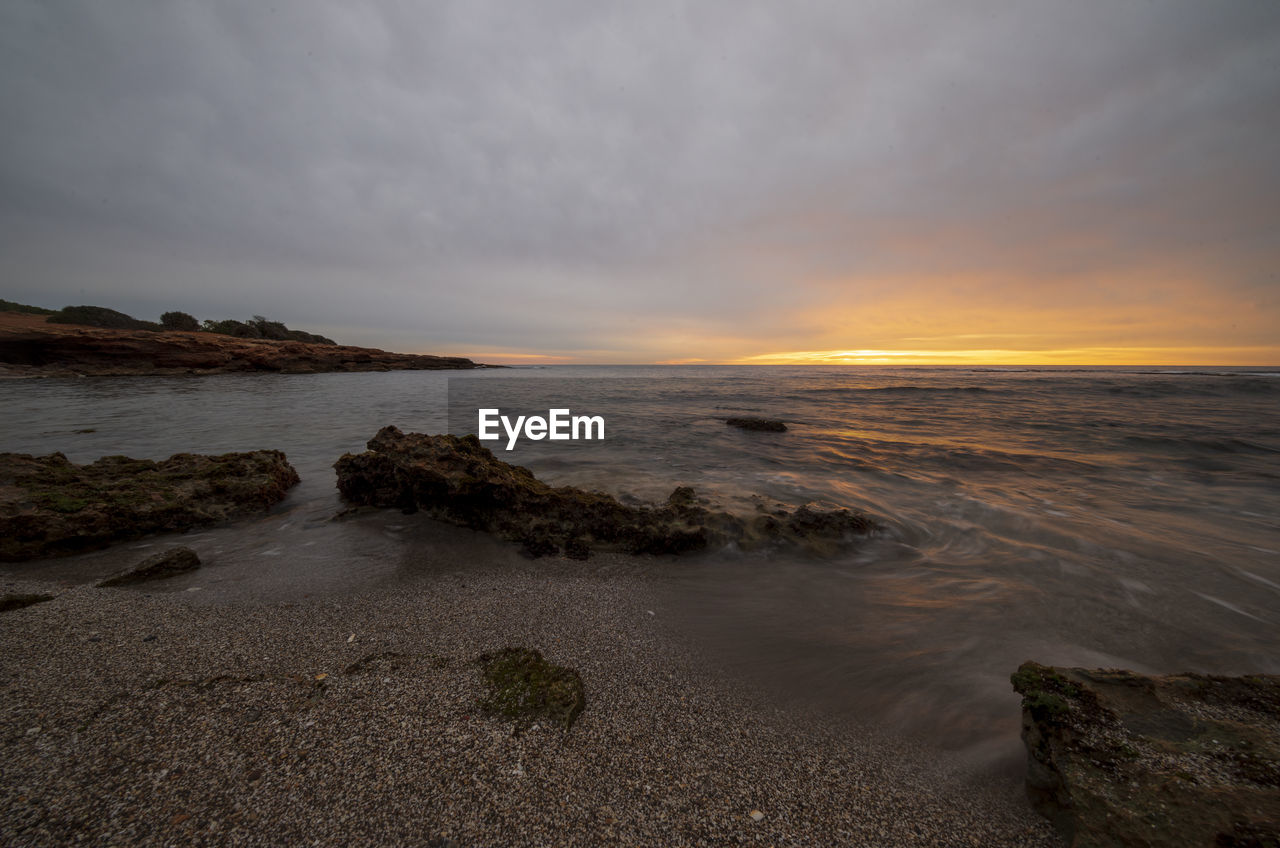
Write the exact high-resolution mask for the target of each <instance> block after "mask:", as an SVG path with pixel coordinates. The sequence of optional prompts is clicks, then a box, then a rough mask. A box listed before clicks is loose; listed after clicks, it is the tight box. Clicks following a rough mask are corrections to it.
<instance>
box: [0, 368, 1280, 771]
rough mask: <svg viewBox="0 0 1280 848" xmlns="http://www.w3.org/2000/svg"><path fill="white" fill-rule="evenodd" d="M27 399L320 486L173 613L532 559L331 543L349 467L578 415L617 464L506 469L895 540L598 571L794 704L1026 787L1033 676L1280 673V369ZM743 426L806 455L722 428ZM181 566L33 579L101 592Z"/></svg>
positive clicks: (391, 536)
mask: <svg viewBox="0 0 1280 848" xmlns="http://www.w3.org/2000/svg"><path fill="white" fill-rule="evenodd" d="M0 400H2V401H3V403H0V450H4V451H17V452H24V453H33V454H45V453H50V452H53V451H61V452H62V453H64V454H65V455H66V456H68V457H69V458H70V459H72V460H73V461H76V462H88V461H92V460H94V459H96V458H98V457H100V456H104V455H113V454H124V455H128V456H133V457H146V458H153V459H161V458H164V457H167V456H169V455H171V454H173V453H178V452H197V453H222V452H226V451H243V450H254V449H259V448H275V449H279V450H283V451H285V452H286V453H287V454H288V457H289V459H290V461H291V462H292V463H293V465H294V467H295V468H297V470H298V472H299V474H300V475H301V477H302V483H301V484H299V485H298V486H297V487H296V488H295V489H294V490H293V491H292V493H291V494H290V496H289V497H288V499H287V500H286V501H284V502H283V503H281V504H280V505H279V506H278V507H276V508H275V509H274V510H273V511H272V512H271V513H270V514H268V515H266V516H264V517H261V518H254V519H248V520H245V521H241V522H237V523H234V524H232V525H228V526H224V527H219V528H214V529H212V530H207V531H201V532H193V533H190V534H187V535H186V536H185V537H183V538H184V540H185V541H186V543H188V544H191V545H192V546H193V547H196V548H197V549H198V550H199V551H200V553H201V556H202V557H203V558H204V559H205V561H206V568H204V569H202V570H201V571H200V572H196V573H195V574H193V575H191V576H189V577H182V578H177V579H175V580H172V581H168V584H167V585H165V586H164V587H162V588H158V589H153V591H166V592H175V593H176V592H182V593H186V595H187V597H188V598H190V599H192V601H193V602H199V603H227V604H234V603H242V602H244V601H245V600H246V599H248V600H251V601H267V602H275V601H289V600H300V599H302V598H315V597H326V596H333V595H341V594H344V593H351V592H358V591H362V590H364V589H369V588H373V587H378V586H381V585H384V584H387V583H401V584H403V585H405V586H412V584H413V581H414V580H416V579H421V578H422V577H423V575H424V574H428V573H430V572H431V571H432V570H433V569H436V570H438V569H442V568H452V569H457V568H467V567H474V564H475V563H477V562H490V563H491V562H498V563H501V562H508V561H510V562H515V561H519V558H518V557H517V556H516V555H515V554H514V546H511V545H507V544H506V543H503V542H498V541H495V540H492V539H489V538H487V537H484V536H483V535H482V534H478V533H474V532H473V531H469V530H461V529H456V528H447V529H444V528H441V527H439V526H436V525H435V523H434V522H432V521H430V520H429V519H427V518H425V517H422V516H420V515H407V516H406V515H402V514H400V513H399V512H397V511H394V510H388V511H383V512H378V513H373V514H364V515H357V516H354V517H351V518H349V519H347V520H342V521H333V520H330V519H331V518H332V516H333V515H334V514H336V513H337V512H339V511H340V510H341V509H342V508H343V506H344V505H343V504H342V502H341V501H340V499H339V497H338V494H337V491H336V487H335V477H334V472H333V463H334V461H335V460H336V459H337V458H338V457H339V456H340V455H342V454H343V453H345V452H349V451H351V452H358V451H360V450H362V449H363V448H364V443H365V442H366V441H367V440H368V439H369V438H371V437H372V436H373V435H374V433H375V432H377V430H378V429H379V428H381V427H383V426H385V425H389V424H390V425H395V426H397V427H399V428H400V429H402V430H404V431H407V432H425V433H439V432H445V431H450V432H455V433H459V434H461V433H467V432H475V431H476V430H477V424H478V415H477V410H478V409H480V408H498V409H501V410H502V412H503V414H510V415H512V416H513V417H514V415H515V414H542V415H546V413H547V411H548V410H551V409H569V410H571V413H572V414H573V415H599V416H600V417H601V418H603V420H604V438H603V439H592V440H578V441H550V440H545V439H544V440H541V441H533V440H529V439H521V440H520V441H519V442H518V443H517V445H516V446H515V448H514V449H513V450H510V451H508V450H506V442H505V440H503V441H501V442H492V443H490V445H491V447H492V448H493V450H494V452H495V454H496V455H497V456H498V457H499V458H501V459H504V460H506V461H509V462H514V463H517V464H521V465H525V466H526V467H528V468H530V469H531V470H532V471H534V473H536V474H537V475H538V476H539V477H540V478H542V479H544V480H546V481H547V482H549V483H552V484H555V485H574V486H579V487H583V488H588V489H597V490H601V491H605V492H608V493H610V494H612V495H614V496H616V497H618V498H620V499H623V500H624V501H627V502H633V503H640V502H653V501H660V500H663V499H665V498H666V497H667V495H668V494H669V493H670V492H671V490H672V489H674V488H675V487H676V486H692V487H693V488H694V489H695V490H696V491H697V492H698V493H699V494H700V495H701V496H703V497H705V498H707V499H708V500H710V501H711V502H713V503H715V504H717V505H719V506H721V507H723V508H725V509H729V510H731V511H739V512H744V513H750V512H751V511H753V510H758V509H761V508H770V507H772V506H774V505H779V504H780V505H784V506H789V507H795V506H799V505H801V504H806V503H814V504H818V505H822V506H826V507H842V508H848V509H853V510H858V511H861V512H864V513H866V514H867V515H869V516H871V517H872V518H874V519H875V521H876V522H878V524H879V526H880V529H879V530H877V531H876V532H875V533H873V534H872V535H871V536H869V537H867V538H865V539H861V540H857V541H856V542H854V543H853V544H851V545H850V546H849V548H848V549H847V550H846V551H843V552H841V553H839V554H836V555H833V556H817V555H814V554H812V553H806V552H804V551H799V550H795V549H792V548H786V547H772V548H766V549H756V550H737V549H734V548H725V549H718V550H712V551H708V552H706V553H703V554H698V555H692V556H685V557H680V558H661V557H659V558H638V559H635V560H630V559H629V558H620V557H613V558H609V557H605V558H603V560H601V562H599V563H587V564H583V565H581V566H574V567H581V568H606V569H607V568H614V569H632V570H635V571H638V572H644V573H645V574H649V575H652V576H653V577H654V579H655V584H656V585H658V586H659V587H660V590H661V592H662V596H663V597H664V598H665V602H664V604H663V605H662V606H661V609H660V610H658V611H656V613H660V614H661V615H663V616H668V617H669V618H670V619H671V620H672V625H673V626H675V627H678V628H679V629H680V632H681V633H684V634H686V635H687V638H689V639H694V640H697V641H698V642H699V645H700V649H702V650H705V651H706V652H707V653H708V654H709V655H710V656H713V657H716V658H717V659H718V661H720V662H722V663H723V665H724V667H725V668H726V669H727V670H729V672H730V673H733V674H741V675H743V676H744V678H746V679H748V680H750V681H753V682H758V683H759V686H760V689H761V691H762V692H765V691H767V692H769V693H772V694H771V695H770V697H778V698H783V699H794V700H801V701H805V702H808V703H812V704H815V705H818V706H819V707H820V708H822V709H829V710H833V711H836V712H838V713H841V714H846V715H848V716H850V717H851V718H853V719H854V720H857V721H861V722H866V723H869V724H873V725H875V726H877V727H883V728H886V729H887V730H889V731H891V732H894V733H905V734H911V735H914V736H916V737H918V738H921V739H924V740H928V743H929V744H932V745H937V746H940V747H942V748H946V749H948V750H951V751H955V752H959V754H960V755H962V756H966V757H969V758H971V759H972V760H973V761H975V762H979V763H985V762H991V763H1011V762H1012V761H1013V757H1014V756H1015V753H1016V751H1017V748H1018V743H1017V734H1018V729H1019V717H1018V709H1017V704H1018V701H1017V696H1016V695H1014V693H1013V692H1012V690H1011V687H1010V685H1009V675H1010V674H1011V673H1012V672H1013V671H1014V670H1016V669H1017V667H1018V665H1019V664H1020V663H1021V662H1023V661H1025V660H1028V659H1034V660H1036V661H1038V662H1041V663H1045V664H1055V665H1068V666H1089V667H1118V668H1128V669H1132V670H1135V671H1139V672H1143V673H1171V672H1181V671H1196V672H1204V673H1214V674H1242V673H1280V368H1120V367H1115V368H1020V367H992V368H975V367H961V366H955V367H887V366H886V367H876V366H865V367H864V366H796V367H790V366H777V367H774V366H628V367H613V366H549V367H535V368H511V369H489V370H480V371H467V372H441V371H435V372H429V371H399V372H385V373H360V374H307V375H273V374H254V375H221V376H208V377H174V378H167V377H166V378H160V377H128V378H124V377H122V378H81V379H35V380H8V381H4V382H3V383H0ZM743 416H755V417H768V418H776V419H781V420H783V421H785V422H786V424H787V428H788V429H787V431H786V432H779V433H774V432H751V431H745V430H741V429H737V428H734V427H729V426H726V423H725V420H726V419H727V418H730V417H743ZM167 541H169V540H142V541H139V542H138V543H130V544H128V545H124V546H120V547H119V548H118V549H113V551H111V552H107V553H98V554H88V555H84V556H81V557H73V558H70V559H68V560H58V561H54V562H48V563H40V564H38V565H25V566H11V567H8V570H7V572H6V573H23V574H26V575H28V576H32V575H34V574H36V573H37V571H38V573H39V574H40V575H43V576H47V577H48V578H49V579H55V580H62V581H64V582H68V583H74V582H76V581H77V580H80V579H83V575H84V573H85V569H90V570H92V569H95V568H96V569H98V570H99V571H100V570H101V568H102V567H103V566H102V562H103V561H104V558H105V559H108V560H109V559H110V558H112V557H115V558H117V559H120V558H125V557H133V558H137V556H138V554H139V552H140V551H144V550H146V549H147V548H148V547H153V546H158V545H161V544H164V543H165V542H167ZM622 560H626V563H624V564H619V562H620V561H622ZM601 563H603V564H601ZM469 564H470V565H469ZM14 569H17V571H14ZM513 614H518V613H516V612H515V611H513Z"/></svg>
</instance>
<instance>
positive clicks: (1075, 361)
mask: <svg viewBox="0 0 1280 848" xmlns="http://www.w3.org/2000/svg"><path fill="white" fill-rule="evenodd" d="M730 361H731V362H733V363H734V364H742V365H885V364H897V365H1162V366H1178V365H1206V366H1207V365H1217V366H1269V365H1275V364H1276V363H1277V362H1280V355H1278V353H1277V350H1276V349H1275V348H1269V347H1236V348H1219V347H1203V348H1176V347H1091V348H1074V349H1063V350H1012V349H973V350H808V351H789V352H783V353H763V354H757V355H755V356H744V357H740V358H738V359H734V360H730Z"/></svg>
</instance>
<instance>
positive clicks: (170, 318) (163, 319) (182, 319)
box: [0, 300, 337, 345]
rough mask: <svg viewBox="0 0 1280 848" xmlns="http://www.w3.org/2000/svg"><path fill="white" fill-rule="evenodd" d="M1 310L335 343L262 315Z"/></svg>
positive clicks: (129, 326)
mask: <svg viewBox="0 0 1280 848" xmlns="http://www.w3.org/2000/svg"><path fill="white" fill-rule="evenodd" d="M0 311H7V312H28V313H32V314H36V315H48V316H49V317H48V319H47V320H48V321H49V323H51V324H81V325H84V326H86V327H105V328H107V329H110V330H153V331H160V330H180V331H185V332H194V331H197V330H203V331H205V332H206V333H218V334H219V335H223V336H234V337H235V338H238V339H269V340H271V341H293V342H307V343H309V344H327V345H333V344H337V342H335V341H334V340H333V339H330V338H326V337H324V336H321V335H319V334H317V333H308V332H305V331H303V330H290V329H289V328H288V327H286V326H285V325H284V324H282V323H280V322H279V321H272V320H271V319H270V318H265V317H263V316H262V315H255V316H253V317H252V318H250V319H249V320H248V321H236V320H234V319H226V320H223V321H213V320H206V321H204V322H203V323H201V322H200V321H197V320H196V318H195V316H194V315H191V314H190V313H188V312H179V311H176V310H175V311H172V312H166V313H164V314H163V315H161V316H160V323H156V322H154V321H143V320H140V319H138V318H134V317H133V316H132V315H126V314H125V313H123V312H117V311H116V310H114V309H107V308H106V307H104V306H64V307H63V308H62V309H59V310H58V311H57V312H54V311H53V310H51V309H41V308H40V307H38V306H24V305H22V304H20V303H10V302H9V301H7V300H0Z"/></svg>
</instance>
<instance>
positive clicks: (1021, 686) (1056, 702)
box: [1009, 662, 1080, 721]
mask: <svg viewBox="0 0 1280 848" xmlns="http://www.w3.org/2000/svg"><path fill="white" fill-rule="evenodd" d="M1009 681H1010V682H1011V683H1012V684H1013V689H1014V691H1015V692H1017V693H1018V694H1019V695H1021V696H1022V706H1023V708H1024V709H1026V710H1029V711H1030V712H1031V715H1032V716H1034V717H1035V718H1036V719H1037V720H1041V721H1044V720H1051V719H1058V718H1062V717H1064V716H1065V715H1066V714H1067V713H1068V712H1070V709H1071V707H1070V704H1069V703H1068V701H1069V699H1072V698H1078V697H1080V687H1079V686H1077V685H1076V684H1075V683H1072V682H1071V681H1070V680H1068V679H1067V678H1065V677H1063V676H1062V675H1061V674H1059V673H1058V672H1056V671H1054V670H1053V669H1051V668H1049V667H1047V666H1042V665H1039V664H1037V663H1032V662H1028V663H1023V664H1022V666H1020V667H1019V668H1018V670H1017V671H1015V672H1014V673H1013V675H1012V676H1010V678H1009Z"/></svg>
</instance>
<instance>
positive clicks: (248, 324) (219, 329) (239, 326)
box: [201, 315, 337, 344]
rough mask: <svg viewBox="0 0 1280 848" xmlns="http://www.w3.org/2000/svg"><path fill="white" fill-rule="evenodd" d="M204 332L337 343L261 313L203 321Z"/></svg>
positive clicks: (317, 342) (245, 337)
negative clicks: (243, 319)
mask: <svg viewBox="0 0 1280 848" xmlns="http://www.w3.org/2000/svg"><path fill="white" fill-rule="evenodd" d="M201 329H203V330H204V331H205V332H208V333H220V334H222V335H224V336H235V337H236V338H238V339H271V340H274V341H293V342H310V343H311V344H337V342H335V341H334V340H333V339H327V338H325V337H324V336H320V335H316V334H315V333H307V332H303V331H302V330H290V329H289V328H288V327H286V326H285V325H284V324H281V323H280V322H279V321H272V320H270V319H269V318H264V317H263V316H261V315H255V316H253V317H252V318H250V319H249V320H248V321H235V320H232V319H227V320H224V321H205V322H204V324H203V325H202V326H201Z"/></svg>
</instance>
